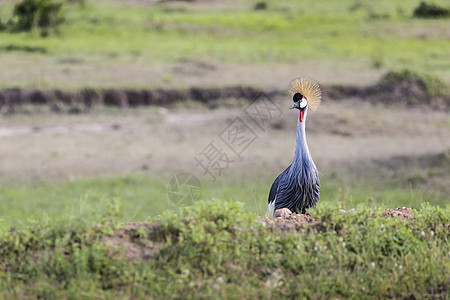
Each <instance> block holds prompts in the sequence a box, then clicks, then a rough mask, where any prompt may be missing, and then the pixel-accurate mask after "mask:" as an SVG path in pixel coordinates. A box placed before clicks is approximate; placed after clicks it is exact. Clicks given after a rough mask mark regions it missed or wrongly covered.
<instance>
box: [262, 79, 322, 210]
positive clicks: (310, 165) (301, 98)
mask: <svg viewBox="0 0 450 300" xmlns="http://www.w3.org/2000/svg"><path fill="white" fill-rule="evenodd" d="M289 90H290V92H291V94H292V97H293V101H294V103H293V104H292V106H291V107H290V109H292V108H296V109H298V110H299V112H300V115H299V118H298V121H297V141H296V143H297V145H296V147H295V156H294V161H293V162H292V163H291V165H290V166H289V167H288V168H287V169H286V170H284V171H283V173H281V174H280V175H279V176H278V177H277V179H275V181H274V183H273V184H272V187H271V188H270V192H269V201H268V202H269V214H270V215H271V216H272V217H274V215H275V211H277V210H278V209H282V208H287V209H289V210H290V211H291V212H296V213H302V214H304V213H305V212H306V209H307V208H309V207H315V206H316V203H317V202H318V201H319V196H320V181H319V172H318V171H317V167H316V165H315V164H314V162H313V160H312V158H311V154H310V153H309V149H308V144H307V143H306V135H305V122H306V115H307V113H308V109H312V110H316V109H317V108H318V107H319V105H320V102H321V100H322V89H321V87H320V85H319V84H318V83H317V82H316V81H315V80H314V79H312V78H309V77H307V76H301V77H298V78H295V79H294V80H292V81H291V83H290V88H289Z"/></svg>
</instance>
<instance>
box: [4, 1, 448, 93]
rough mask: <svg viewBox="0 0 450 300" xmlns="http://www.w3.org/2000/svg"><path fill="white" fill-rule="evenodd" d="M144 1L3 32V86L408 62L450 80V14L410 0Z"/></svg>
mask: <svg viewBox="0 0 450 300" xmlns="http://www.w3.org/2000/svg"><path fill="white" fill-rule="evenodd" d="M6 2H7V3H8V2H9V3H11V4H9V5H8V4H6V5H2V7H0V18H1V19H3V21H4V22H6V21H7V19H8V16H10V15H11V11H12V7H13V5H12V3H15V1H6ZM137 3H138V2H134V1H120V2H119V1H117V2H113V3H112V2H110V1H104V2H95V3H94V2H93V1H92V2H91V1H87V4H86V6H85V7H84V8H83V7H81V6H78V5H68V6H67V7H66V9H65V11H66V15H67V17H66V23H65V24H63V25H62V26H61V28H60V30H59V31H60V33H59V34H57V35H53V36H50V37H47V38H41V37H40V35H39V33H38V32H34V33H21V34H17V33H8V32H2V38H1V40H0V52H1V57H0V67H1V68H2V70H4V71H3V72H1V74H0V76H1V77H0V87H1V86H3V87H16V86H24V87H30V86H33V87H58V88H72V89H73V88H80V87H86V86H92V87H118V86H126V87H135V86H139V87H155V86H156V87H159V86H171V87H174V86H175V87H179V86H190V85H195V84H197V85H222V84H224V83H227V84H252V85H259V86H275V87H280V86H282V87H284V86H285V82H286V81H288V80H289V79H290V77H291V76H290V75H289V74H292V73H298V72H302V73H308V74H311V75H313V76H314V77H320V78H322V82H323V83H329V82H331V83H357V84H367V83H369V82H373V81H374V80H376V78H377V77H378V76H379V75H380V74H381V73H382V72H385V71H386V70H391V69H399V68H405V67H408V68H411V69H413V70H414V71H426V72H429V73H431V74H433V75H437V76H439V77H441V78H443V79H444V80H446V81H447V82H448V81H450V73H449V71H448V70H449V69H450V65H449V62H448V53H449V52H450V42H449V36H448V30H447V27H448V26H447V25H448V23H447V21H446V19H441V20H439V19H436V20H434V19H416V18H412V12H413V10H414V8H415V6H416V5H418V3H414V2H413V1H409V2H405V1H381V2H380V1H378V2H377V3H376V4H369V3H363V2H358V1H353V0H352V1H339V2H335V1H322V2H321V3H320V4H316V3H309V2H294V1H288V2H283V3H279V2H276V1H267V4H268V9H266V10H254V9H253V6H254V2H253V1H223V2H214V1H213V2H209V1H208V2H206V1H205V2H203V1H199V2H192V3H176V2H175V3H173V2H172V3H171V2H163V3H159V4H153V5H151V4H146V5H144V4H141V5H139V4H137ZM437 3H440V4H442V5H444V4H445V1H437ZM267 69H270V70H271V72H270V73H268V72H264V70H267ZM330 69H333V72H332V73H330V72H329V70H330ZM351 74H354V75H353V76H352V75H351ZM356 74H357V75H356ZM193 75H195V76H193ZM237 75H238V76H237ZM256 75H257V76H256ZM274 75H276V76H274Z"/></svg>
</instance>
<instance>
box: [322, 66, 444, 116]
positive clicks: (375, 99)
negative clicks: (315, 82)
mask: <svg viewBox="0 0 450 300" xmlns="http://www.w3.org/2000/svg"><path fill="white" fill-rule="evenodd" d="M355 97H357V98H361V99H363V100H364V101H368V102H371V103H374V104H379V103H382V104H385V105H405V106H408V107H429V108H432V109H445V110H448V109H450V88H449V87H448V85H447V84H446V83H445V82H443V81H441V80H440V79H439V78H436V77H433V76H430V75H426V74H419V73H415V72H412V71H410V70H403V71H392V72H388V73H386V74H385V75H384V76H383V77H381V79H380V80H379V81H378V82H377V83H376V84H374V85H371V86H368V87H356V86H342V85H334V86H329V87H324V98H331V99H336V100H339V99H345V98H355Z"/></svg>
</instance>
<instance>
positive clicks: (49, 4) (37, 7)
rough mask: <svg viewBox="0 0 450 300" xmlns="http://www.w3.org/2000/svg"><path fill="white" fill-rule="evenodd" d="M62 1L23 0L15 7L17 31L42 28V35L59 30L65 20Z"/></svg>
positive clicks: (15, 28)
mask: <svg viewBox="0 0 450 300" xmlns="http://www.w3.org/2000/svg"><path fill="white" fill-rule="evenodd" d="M62 5H63V3H61V2H53V1H52V0H23V1H22V2H20V3H18V4H16V6H15V7H14V12H13V15H14V17H16V18H17V22H16V23H15V24H14V30H15V31H31V30H33V29H34V28H37V29H38V30H40V32H41V35H42V36H47V35H48V34H49V33H50V31H53V32H57V30H58V26H59V25H60V24H61V23H63V22H64V16H63V12H62Z"/></svg>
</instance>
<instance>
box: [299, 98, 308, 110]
mask: <svg viewBox="0 0 450 300" xmlns="http://www.w3.org/2000/svg"><path fill="white" fill-rule="evenodd" d="M306 105H308V103H307V101H306V100H303V101H302V102H300V108H305V107H306Z"/></svg>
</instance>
